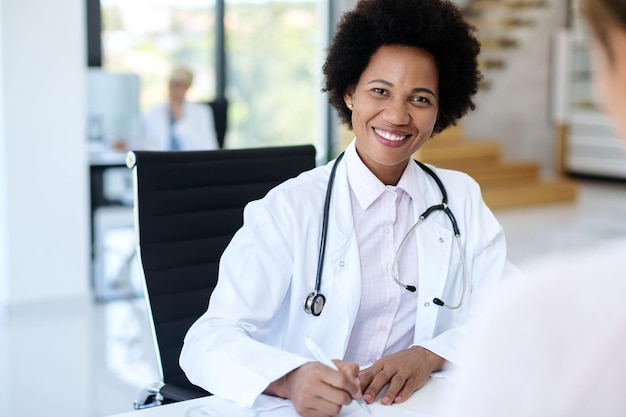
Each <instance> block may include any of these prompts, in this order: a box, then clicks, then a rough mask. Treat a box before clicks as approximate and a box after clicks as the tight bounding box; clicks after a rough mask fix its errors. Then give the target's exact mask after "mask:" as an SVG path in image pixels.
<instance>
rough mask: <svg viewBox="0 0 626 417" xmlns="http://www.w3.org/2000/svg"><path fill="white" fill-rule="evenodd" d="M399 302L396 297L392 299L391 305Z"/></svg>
mask: <svg viewBox="0 0 626 417" xmlns="http://www.w3.org/2000/svg"><path fill="white" fill-rule="evenodd" d="M397 302H398V299H397V298H395V297H394V298H392V299H391V300H389V304H395V303H397Z"/></svg>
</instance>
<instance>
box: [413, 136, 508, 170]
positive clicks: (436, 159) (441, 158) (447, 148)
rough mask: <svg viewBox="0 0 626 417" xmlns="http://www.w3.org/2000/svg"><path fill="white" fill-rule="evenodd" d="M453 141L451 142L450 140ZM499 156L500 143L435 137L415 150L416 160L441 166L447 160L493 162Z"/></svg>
mask: <svg viewBox="0 0 626 417" xmlns="http://www.w3.org/2000/svg"><path fill="white" fill-rule="evenodd" d="M451 141H453V144H450V142H451ZM499 156H500V145H499V144H497V143H494V142H488V141H474V140H472V141H458V142H456V141H454V139H448V140H446V139H444V138H443V137H440V138H437V137H435V138H434V139H433V140H432V141H429V142H428V143H426V144H425V145H424V146H422V148H420V149H419V150H418V151H417V152H415V154H414V157H415V159H417V160H418V161H422V162H425V163H429V164H433V165H435V166H441V165H442V164H445V163H448V162H457V161H477V160H479V161H484V162H491V163H494V162H495V161H496V160H497V159H498V157H499Z"/></svg>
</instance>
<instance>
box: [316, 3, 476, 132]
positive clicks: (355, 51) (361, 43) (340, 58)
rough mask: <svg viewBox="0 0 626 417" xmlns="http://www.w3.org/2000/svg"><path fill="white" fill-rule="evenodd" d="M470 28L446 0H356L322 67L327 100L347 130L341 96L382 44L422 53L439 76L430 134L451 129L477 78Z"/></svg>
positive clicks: (348, 122) (469, 99)
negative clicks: (431, 60)
mask: <svg viewBox="0 0 626 417" xmlns="http://www.w3.org/2000/svg"><path fill="white" fill-rule="evenodd" d="M474 33H475V28H474V27H473V26H471V25H470V24H468V23H467V22H466V21H465V20H464V18H463V16H462V13H461V10H460V9H459V8H458V7H457V6H456V5H455V4H454V3H452V2H450V1H448V0H359V2H358V3H357V5H356V8H355V9H354V10H352V11H350V12H347V13H345V14H344V15H343V16H342V18H341V20H340V22H339V24H338V25H337V31H336V32H335V35H334V37H333V40H332V42H331V44H330V47H329V48H328V55H327V57H326V62H325V63H324V66H323V67H322V69H323V71H324V76H325V85H324V87H323V89H322V91H324V92H328V94H329V97H328V101H329V103H330V104H331V106H333V107H334V108H335V109H336V110H337V112H338V114H339V119H340V120H341V122H342V123H345V124H346V125H347V126H348V127H349V128H350V129H352V120H351V119H352V111H351V110H350V109H348V108H347V107H346V105H345V103H344V94H345V93H346V92H348V91H349V90H350V89H352V88H354V87H355V86H356V85H357V83H358V81H359V78H360V77H361V74H362V73H363V71H365V68H366V67H367V65H368V64H369V61H370V59H371V57H372V56H373V55H374V53H375V52H376V51H377V50H378V48H380V47H381V46H382V45H406V46H413V47H417V48H421V49H423V50H425V51H427V52H429V53H430V54H431V55H432V56H433V57H434V59H435V63H436V65H437V69H438V72H439V116H438V118H437V122H436V123H435V127H434V129H433V133H439V132H441V131H442V130H444V129H445V128H447V127H448V126H451V125H455V124H456V121H457V120H458V119H460V118H461V117H463V116H464V115H465V114H466V113H467V112H468V111H469V110H470V109H471V110H474V108H475V105H474V102H473V100H472V99H473V97H474V95H475V94H476V92H477V91H478V84H479V83H480V81H481V79H482V75H481V73H480V70H479V69H478V54H479V53H480V44H479V42H478V40H477V39H476V37H475V36H474Z"/></svg>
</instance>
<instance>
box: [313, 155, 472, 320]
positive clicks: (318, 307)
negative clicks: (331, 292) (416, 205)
mask: <svg viewBox="0 0 626 417" xmlns="http://www.w3.org/2000/svg"><path fill="white" fill-rule="evenodd" d="M343 155H344V154H343V152H342V153H341V154H340V155H339V156H338V157H337V160H336V161H335V164H334V165H333V168H332V169H331V171H330V177H329V178H328V186H327V187H326V199H325V201H324V217H323V218H322V235H321V239H320V250H319V258H318V261H317V275H316V277H315V289H314V290H313V292H311V293H309V295H307V297H306V300H305V302H304V311H306V312H307V313H309V314H312V315H314V316H319V315H320V314H322V310H323V309H324V304H325V303H326V297H324V295H323V294H322V293H321V292H320V288H321V286H322V270H323V269H324V255H325V253H326V235H327V234H328V212H329V210H330V197H331V194H332V190H333V184H334V183H335V173H336V171H337V165H339V161H341V159H342V158H343ZM415 162H416V163H417V165H419V166H420V168H422V169H423V170H424V171H425V172H426V173H427V174H428V175H430V176H431V177H432V179H433V180H434V181H435V183H437V186H438V187H439V190H440V191H441V196H442V198H441V204H437V205H434V206H431V207H429V208H427V209H426V211H424V212H423V213H422V214H421V215H420V216H419V219H418V220H417V222H416V223H415V224H414V225H413V227H411V229H410V230H409V231H408V232H407V233H406V235H405V236H404V238H403V239H402V242H401V243H400V246H399V247H398V250H397V251H396V255H395V256H394V259H393V263H392V264H391V276H392V277H393V279H394V281H396V283H398V285H400V286H401V287H404V288H405V289H406V290H408V291H411V292H415V291H416V289H417V288H416V287H415V286H414V285H406V284H403V283H402V282H401V281H400V280H399V279H398V277H397V274H396V267H397V264H398V256H399V255H400V251H401V250H402V248H403V246H404V244H405V242H406V241H407V240H408V238H409V236H410V235H411V233H413V232H414V231H415V229H417V228H418V227H419V225H421V224H422V223H423V222H424V220H426V218H428V216H430V215H431V214H432V213H434V212H435V211H443V212H444V213H445V214H446V215H447V216H448V219H450V223H451V224H452V230H453V231H454V236H455V238H456V243H457V245H458V247H459V253H460V257H461V264H462V266H463V289H462V290H461V297H460V298H459V302H458V303H457V304H456V305H448V304H446V303H445V302H443V300H441V299H440V298H434V299H433V303H435V304H436V305H438V306H440V307H446V308H449V309H452V310H456V309H457V308H459V307H461V306H462V305H463V299H464V297H465V289H466V287H467V268H466V265H465V255H464V251H463V245H462V244H461V233H460V232H459V227H458V226H457V223H456V219H455V218H454V214H452V210H450V207H449V206H448V194H447V193H446V189H445V187H444V186H443V183H442V182H441V180H440V179H439V177H438V176H437V174H435V173H434V172H433V170H432V169H430V168H429V167H428V166H426V165H424V164H423V163H421V162H419V161H415Z"/></svg>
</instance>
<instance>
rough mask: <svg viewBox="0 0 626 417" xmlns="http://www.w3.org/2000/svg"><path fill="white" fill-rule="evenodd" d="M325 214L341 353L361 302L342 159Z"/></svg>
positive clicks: (359, 273) (352, 227)
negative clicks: (341, 342)
mask: <svg viewBox="0 0 626 417" xmlns="http://www.w3.org/2000/svg"><path fill="white" fill-rule="evenodd" d="M329 214H330V216H329V223H328V228H329V231H328V243H329V244H328V246H327V251H329V252H328V253H327V254H328V257H327V259H328V260H330V261H331V262H330V265H329V266H328V267H329V268H332V269H329V271H328V272H331V271H332V276H333V277H334V278H333V280H332V282H333V288H332V289H331V291H330V293H331V294H332V296H333V297H336V298H337V299H339V300H340V302H341V307H340V308H342V309H343V311H342V312H343V314H338V315H337V317H336V318H337V322H336V323H334V325H333V327H334V328H335V329H337V330H341V331H343V330H344V329H345V330H346V331H345V333H344V335H345V338H344V339H343V342H344V343H343V349H344V352H345V349H346V347H347V345H348V339H349V337H348V336H349V334H350V331H351V329H352V326H353V324H354V321H355V319H356V315H357V313H358V310H359V304H360V302H361V263H360V258H359V250H358V245H357V239H356V235H355V233H354V223H353V219H352V206H351V200H350V188H349V184H348V176H347V170H346V164H345V162H340V165H339V166H338V167H337V175H336V177H335V185H334V188H333V198H332V199H331V206H330V213H329ZM331 265H332V266H331ZM345 319H347V320H345ZM344 320H345V321H344Z"/></svg>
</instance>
